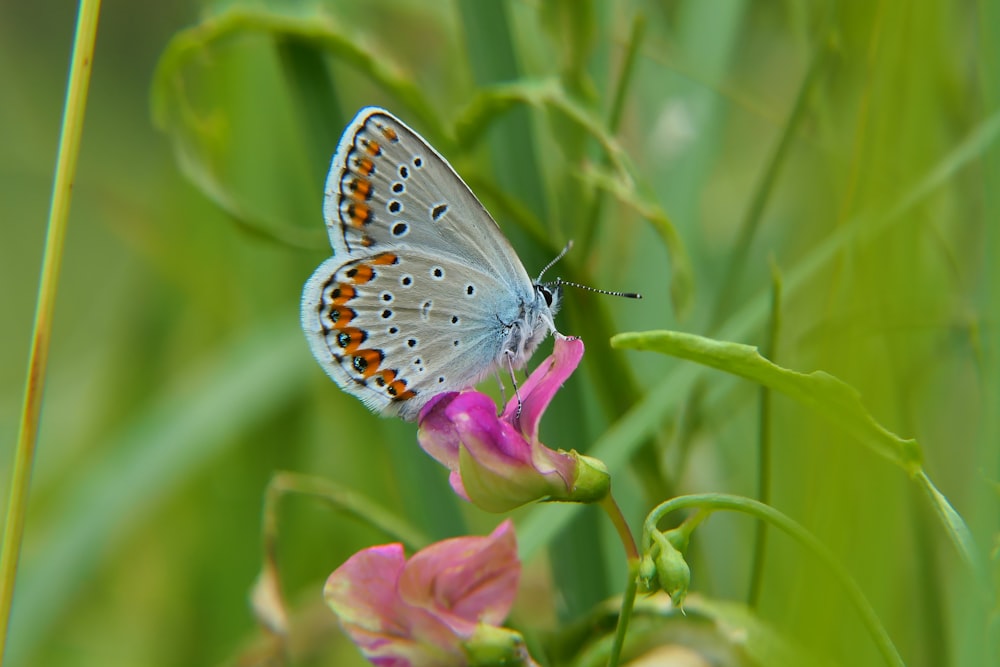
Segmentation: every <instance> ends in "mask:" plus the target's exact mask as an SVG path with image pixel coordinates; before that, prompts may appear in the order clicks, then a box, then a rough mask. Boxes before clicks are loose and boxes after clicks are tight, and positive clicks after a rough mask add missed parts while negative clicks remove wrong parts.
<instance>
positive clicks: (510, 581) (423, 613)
mask: <svg viewBox="0 0 1000 667" xmlns="http://www.w3.org/2000/svg"><path fill="white" fill-rule="evenodd" d="M520 575H521V563H520V561H518V558H517V543H516V540H515V537H514V530H513V527H512V525H511V522H510V521H509V520H508V521H504V522H503V523H502V524H500V525H499V526H498V527H497V529H496V530H494V531H493V533H492V534H490V535H489V536H487V537H457V538H454V539H450V540H444V541H442V542H437V543H436V544H432V545H431V546H429V547H427V548H426V549H423V550H422V551H419V552H417V553H416V554H414V555H413V556H412V557H411V558H410V560H409V561H407V560H406V558H405V557H404V555H403V546H402V545H401V544H386V545H383V546H377V547H371V548H368V549H365V550H363V551H360V552H358V553H356V554H354V555H353V556H351V558H349V559H348V560H347V562H345V563H344V564H343V565H341V566H340V567H339V568H337V569H336V570H335V571H334V573H333V574H331V575H330V578H329V579H327V582H326V586H325V588H324V590H323V595H324V596H325V598H326V601H327V603H328V604H329V605H330V607H331V608H332V609H333V611H334V612H335V613H336V614H337V616H338V617H339V619H340V624H341V626H342V627H343V628H344V631H345V632H346V633H347V634H348V635H350V637H351V640H352V641H353V642H354V643H355V644H356V645H357V646H358V648H360V649H361V651H362V653H364V655H365V657H366V658H368V660H369V661H371V663H372V664H374V665H379V666H380V667H425V666H426V667H450V666H456V667H466V666H470V665H479V664H489V663H490V661H491V660H495V659H496V658H497V657H499V658H500V659H502V660H508V661H509V662H501V663H496V664H510V665H512V666H514V665H526V666H527V665H534V664H535V663H534V662H533V661H532V660H531V658H530V657H529V656H528V653H527V650H526V649H525V647H524V643H523V640H522V639H521V637H520V635H518V634H517V633H515V632H513V631H510V630H506V629H504V628H500V627H499V625H500V623H501V622H503V620H504V619H505V618H506V617H507V614H508V613H509V611H510V607H511V605H512V604H513V602H514V595H515V593H516V591H517V583H518V579H519V578H520Z"/></svg>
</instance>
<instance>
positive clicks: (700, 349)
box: [611, 331, 922, 476]
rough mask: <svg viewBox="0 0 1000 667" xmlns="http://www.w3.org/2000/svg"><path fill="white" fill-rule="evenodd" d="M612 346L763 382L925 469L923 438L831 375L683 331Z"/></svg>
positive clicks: (617, 339) (906, 464)
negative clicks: (897, 427) (889, 425)
mask: <svg viewBox="0 0 1000 667" xmlns="http://www.w3.org/2000/svg"><path fill="white" fill-rule="evenodd" d="M611 345H612V347H617V348H626V349H633V350H651V351H654V352H660V353H662V354H669V355H671V356H674V357H680V358H681V359H688V360H690V361H697V362H698V363H700V364H704V365H706V366H711V367H712V368H717V369H719V370H722V371H726V372H727V373H732V374H733V375H739V376H740V377H742V378H746V379H747V380H753V381H755V382H758V383H760V384H762V385H764V386H766V387H770V388H771V389H773V390H775V391H779V392H781V393H782V394H785V395H786V396H788V397H789V398H791V399H793V400H795V401H798V402H799V403H801V404H803V405H805V406H807V407H809V408H812V409H813V410H815V411H816V412H818V413H819V414H821V415H822V416H824V417H826V418H828V419H829V420H830V421H832V422H833V423H834V424H837V425H838V426H840V427H842V428H843V429H845V430H846V431H847V432H849V433H850V434H851V435H853V436H854V437H856V438H857V439H858V440H859V441H860V442H861V443H862V444H864V445H866V446H868V447H870V448H871V449H872V450H873V451H874V452H875V453H877V454H879V455H880V456H883V457H885V458H886V459H888V460H889V461H891V462H893V463H895V464H896V465H898V466H900V467H901V468H903V469H904V470H906V471H907V473H908V474H909V475H911V476H914V475H916V474H917V473H919V472H920V466H921V460H922V455H921V451H920V445H919V444H918V443H917V441H916V440H907V439H905V438H901V437H899V436H898V435H896V434H895V433H892V432H891V431H889V430H888V429H886V428H885V427H883V426H882V425H881V424H879V423H878V422H877V421H876V420H875V419H874V418H873V417H872V416H871V414H869V413H868V411H867V410H866V409H865V407H864V406H863V405H862V403H861V396H860V394H858V392H857V390H856V389H854V388H853V387H852V386H850V385H849V384H847V383H845V382H843V381H842V380H839V379H838V378H836V377H834V376H832V375H830V374H829V373H825V372H823V371H814V372H812V373H808V374H805V373H798V372H796V371H793V370H789V369H787V368H782V367H781V366H778V365H777V364H774V363H772V362H771V361H769V360H767V359H765V358H764V357H762V356H761V355H760V353H759V352H758V351H757V348H756V347H754V346H752V345H743V344H740V343H728V342H724V341H718V340H713V339H711V338H705V337H704V336H698V335H695V334H689V333H682V332H679V331H648V332H632V333H623V334H618V335H617V336H614V337H613V338H612V339H611Z"/></svg>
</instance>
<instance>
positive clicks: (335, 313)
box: [330, 306, 355, 329]
mask: <svg viewBox="0 0 1000 667" xmlns="http://www.w3.org/2000/svg"><path fill="white" fill-rule="evenodd" d="M354 315H355V313H354V311H353V310H352V309H350V308H345V307H344V306H338V307H335V308H332V309H331V310H330V319H331V320H333V326H334V327H336V328H338V329H343V328H344V327H346V326H347V325H348V324H350V322H351V320H353V319H354Z"/></svg>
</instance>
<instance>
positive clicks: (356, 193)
mask: <svg viewBox="0 0 1000 667" xmlns="http://www.w3.org/2000/svg"><path fill="white" fill-rule="evenodd" d="M349 187H350V190H351V197H353V198H354V199H357V200H358V201H365V200H367V199H368V198H369V197H371V196H372V182H371V181H367V180H365V179H363V178H355V179H354V180H352V181H351V184H350V186H349Z"/></svg>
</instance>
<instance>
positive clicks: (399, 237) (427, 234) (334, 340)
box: [302, 107, 562, 421]
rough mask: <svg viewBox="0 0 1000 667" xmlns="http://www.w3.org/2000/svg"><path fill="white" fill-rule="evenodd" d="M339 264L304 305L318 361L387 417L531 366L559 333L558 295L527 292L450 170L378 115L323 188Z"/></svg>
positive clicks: (489, 223) (411, 415)
mask: <svg viewBox="0 0 1000 667" xmlns="http://www.w3.org/2000/svg"><path fill="white" fill-rule="evenodd" d="M323 215H324V217H325V218H326V226H327V231H328V233H329V236H330V243H331V245H332V246H333V257H331V258H329V259H327V260H326V261H325V262H323V263H322V264H321V265H320V266H319V268H317V269H316V271H315V272H314V273H313V274H312V277H310V278H309V280H308V281H307V282H306V285H305V289H304V290H303V293H302V329H303V330H304V331H305V335H306V338H307V339H308V341H309V346H310V348H311V350H312V353H313V355H314V356H315V357H316V360H317V361H318V362H319V364H320V365H321V366H322V367H323V369H324V370H325V371H326V372H327V374H328V375H329V376H330V377H331V378H333V380H334V381H335V382H336V383H337V384H338V385H339V386H340V388H341V389H343V390H344V391H346V392H347V393H349V394H352V395H354V396H356V397H357V398H359V399H360V400H361V401H362V402H363V403H364V404H365V405H366V406H368V408H369V409H371V410H372V411H373V412H376V413H378V414H380V415H385V416H391V415H396V416H399V417H401V418H403V419H405V420H408V421H413V420H415V419H416V418H417V417H418V415H419V414H420V409H421V408H422V407H423V406H424V405H425V404H426V403H427V402H428V401H429V400H430V399H431V398H433V397H434V396H436V395H438V394H441V393H444V392H451V391H460V390H463V389H467V388H469V387H472V386H474V385H476V384H477V383H478V382H479V381H480V380H482V379H483V378H485V377H486V376H488V375H490V374H491V373H493V372H494V371H496V370H498V369H509V370H510V372H513V371H514V370H516V369H519V368H521V367H523V366H524V364H525V363H526V362H527V360H528V359H529V358H530V357H531V355H532V353H533V352H534V351H535V349H536V348H537V347H538V345H539V343H541V341H542V340H543V339H544V338H545V337H546V336H547V335H548V334H549V333H552V332H554V331H555V324H554V322H553V317H554V316H555V314H556V311H557V310H558V308H559V303H560V298H561V296H562V290H561V284H560V282H559V281H556V282H555V283H549V284H542V283H540V282H539V281H540V280H541V277H539V279H538V280H535V281H533V280H531V278H530V277H529V276H528V273H527V271H526V270H525V268H524V266H523V265H522V263H521V260H520V259H518V256H517V253H516V252H514V248H513V247H512V246H511V245H510V242H509V241H508V240H507V238H506V237H505V236H504V235H503V233H502V232H501V231H500V227H499V226H498V225H497V223H496V222H495V221H494V220H493V218H492V217H491V216H490V214H489V213H488V212H487V211H486V208H485V207H484V206H483V205H482V204H481V203H480V202H479V200H478V199H477V198H476V196H475V195H474V194H473V193H472V190H470V189H469V186H468V185H466V184H465V182H464V181H463V180H462V178H461V177H460V176H459V175H458V174H457V173H456V172H455V170H454V169H453V168H452V166H451V165H450V164H449V163H448V161H447V160H445V159H444V158H443V157H442V156H441V155H440V154H439V153H438V152H437V151H435V150H434V149H433V148H432V147H431V146H430V145H429V144H428V143H427V142H426V141H425V140H424V139H423V138H422V137H421V136H420V135H419V134H417V133H416V132H414V131H413V130H411V129H410V128H409V127H407V126H406V125H405V124H404V123H403V122H402V121H401V120H399V119H398V118H396V117H395V116H393V115H392V114H390V113H389V112H388V111H386V110H384V109H379V108H376V107H367V108H364V109H361V110H360V111H359V112H358V114H357V115H356V116H355V117H354V120H352V121H351V122H350V124H349V125H348V126H347V129H346V130H345V131H344V134H343V136H342V137H341V139H340V143H339V145H338V146H337V151H336V153H335V154H334V157H333V163H332V164H331V166H330V173H329V175H328V176H327V180H326V191H325V200H324V204H323Z"/></svg>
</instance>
